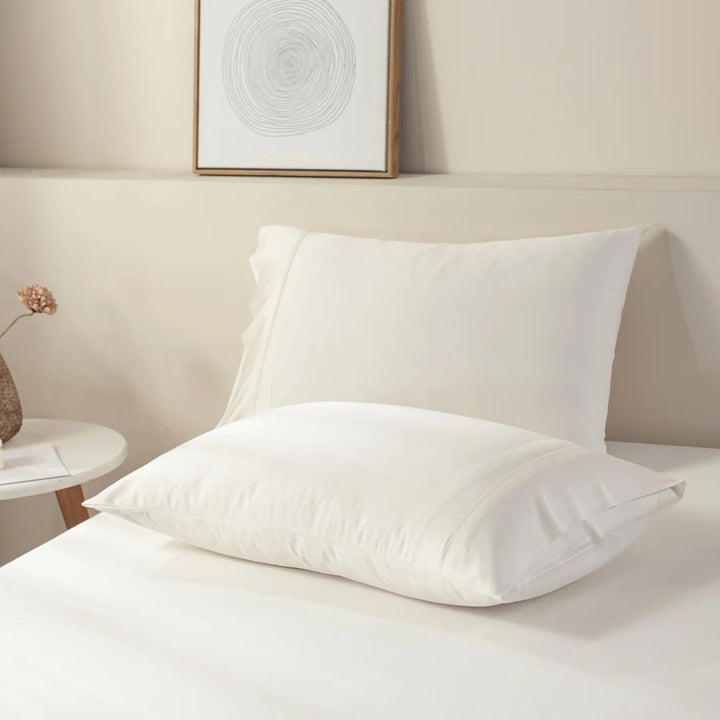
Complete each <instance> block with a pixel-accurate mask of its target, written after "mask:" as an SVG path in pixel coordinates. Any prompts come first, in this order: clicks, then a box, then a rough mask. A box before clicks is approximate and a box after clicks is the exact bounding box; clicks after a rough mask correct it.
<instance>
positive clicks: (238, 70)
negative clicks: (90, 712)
mask: <svg viewBox="0 0 720 720" xmlns="http://www.w3.org/2000/svg"><path fill="white" fill-rule="evenodd" d="M196 24H197V28H196V48H195V133H194V153H193V170H194V172H195V173H197V174H201V175H300V176H323V175H324V176H335V177H397V174H398V170H399V146H400V142H399V140H400V138H399V121H400V40H401V26H402V0H197V19H196Z"/></svg>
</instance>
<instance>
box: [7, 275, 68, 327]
mask: <svg viewBox="0 0 720 720" xmlns="http://www.w3.org/2000/svg"><path fill="white" fill-rule="evenodd" d="M18 300H20V302H21V303H22V304H23V305H24V306H25V307H26V308H27V309H28V310H29V311H30V312H27V313H23V314H22V315H18V316H17V317H16V318H15V319H14V320H13V321H12V322H11V323H10V324H9V325H8V326H7V327H6V328H5V329H4V330H3V331H2V332H1V333H0V338H1V337H3V335H5V333H6V332H7V331H8V330H9V329H10V328H11V327H12V326H13V325H14V324H15V323H16V322H17V321H18V320H20V319H21V318H24V317H30V316H32V315H39V314H44V315H54V314H55V313H56V312H57V308H58V306H57V302H55V296H54V295H53V294H52V293H51V292H50V291H49V290H48V289H47V288H46V287H43V286H42V285H26V286H25V287H22V288H20V289H19V290H18Z"/></svg>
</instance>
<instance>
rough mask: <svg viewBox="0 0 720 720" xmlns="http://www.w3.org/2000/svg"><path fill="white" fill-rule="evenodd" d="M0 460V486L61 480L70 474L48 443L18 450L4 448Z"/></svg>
mask: <svg viewBox="0 0 720 720" xmlns="http://www.w3.org/2000/svg"><path fill="white" fill-rule="evenodd" d="M2 459H3V462H4V467H3V468H2V469H0V485H11V484H13V483H19V482H30V481H31V480H47V479H49V478H61V477H67V476H68V475H69V474H70V473H69V472H68V471H67V468H66V467H65V465H63V462H62V460H61V459H60V456H59V455H58V454H57V451H56V450H55V447H54V446H53V445H50V444H49V443H39V444H37V445H25V446H23V447H19V448H14V447H7V446H4V447H3V448H2Z"/></svg>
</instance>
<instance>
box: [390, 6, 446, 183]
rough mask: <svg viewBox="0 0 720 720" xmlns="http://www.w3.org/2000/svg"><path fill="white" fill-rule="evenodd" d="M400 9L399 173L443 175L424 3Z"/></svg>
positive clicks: (443, 155)
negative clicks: (400, 101)
mask: <svg viewBox="0 0 720 720" xmlns="http://www.w3.org/2000/svg"><path fill="white" fill-rule="evenodd" d="M403 7H404V10H403V57H402V62H403V71H402V107H401V117H400V120H401V131H400V143H401V145H400V168H401V172H403V173H432V172H445V171H446V168H447V157H446V152H445V141H444V137H445V134H444V132H443V123H442V112H441V108H440V100H439V96H438V92H437V90H438V80H437V72H436V70H435V62H434V58H433V56H432V53H431V52H430V48H431V47H432V45H431V43H430V24H429V20H428V13H427V7H426V0H412V1H411V2H407V1H406V2H405V4H404V6H403ZM407 108H412V109H413V112H412V114H411V113H410V112H407V111H406V110H407Z"/></svg>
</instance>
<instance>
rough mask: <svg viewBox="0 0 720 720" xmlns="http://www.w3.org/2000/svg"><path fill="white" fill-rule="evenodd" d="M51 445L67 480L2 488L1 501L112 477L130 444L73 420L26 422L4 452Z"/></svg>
mask: <svg viewBox="0 0 720 720" xmlns="http://www.w3.org/2000/svg"><path fill="white" fill-rule="evenodd" d="M38 443H50V444H51V445H53V446H54V447H55V449H56V450H57V453H58V455H59V456H60V459H61V460H62V461H63V463H64V465H65V467H66V468H67V471H68V472H69V473H70V475H68V476H67V477H61V478H50V479H47V480H31V481H29V482H19V483H11V484H8V485H0V500H9V499H11V498H20V497H28V496H30V495H41V494H43V493H47V492H54V491H55V490H62V489H63V488H68V487H73V486H75V485H81V484H82V483H85V482H87V481H88V480H93V479H95V478H97V477H100V476H102V475H105V474H106V473H109V472H110V471H111V470H114V469H115V468H117V467H118V466H119V465H121V464H122V462H123V461H124V460H125V458H126V457H127V442H126V441H125V438H124V437H123V436H122V435H121V434H120V433H119V432H116V431H115V430H111V429H110V428H107V427H103V426H102V425H93V424H92V423H83V422H74V421H70V420H38V419H32V418H26V419H25V421H24V422H23V425H22V428H21V430H20V432H19V433H18V434H17V435H16V436H15V437H14V438H12V439H11V440H9V441H8V442H7V443H6V444H5V445H3V447H4V448H20V447H23V446H25V445H36V444H38Z"/></svg>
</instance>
